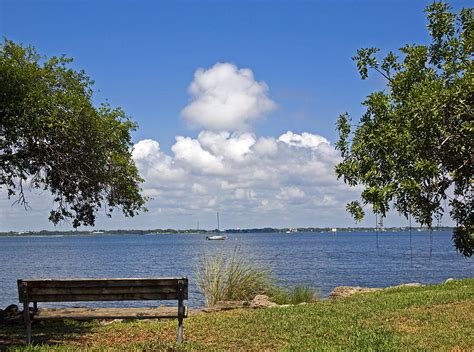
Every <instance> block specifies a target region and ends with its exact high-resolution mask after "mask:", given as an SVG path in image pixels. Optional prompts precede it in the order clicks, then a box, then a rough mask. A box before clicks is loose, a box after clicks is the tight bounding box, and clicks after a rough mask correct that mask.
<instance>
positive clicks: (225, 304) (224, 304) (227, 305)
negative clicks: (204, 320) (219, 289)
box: [195, 301, 250, 313]
mask: <svg viewBox="0 0 474 352" xmlns="http://www.w3.org/2000/svg"><path fill="white" fill-rule="evenodd" d="M249 307H250V303H249V302H247V301H219V302H217V303H216V304H215V305H214V306H212V307H207V308H203V309H200V310H199V312H203V313H211V312H220V311H224V310H231V309H239V308H249ZM195 312H196V313H197V312H198V311H197V310H196V311H195Z"/></svg>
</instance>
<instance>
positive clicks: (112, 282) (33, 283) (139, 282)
mask: <svg viewBox="0 0 474 352" xmlns="http://www.w3.org/2000/svg"><path fill="white" fill-rule="evenodd" d="M19 281H21V282H24V283H26V284H27V285H28V286H29V287H44V288H52V287H123V286H127V287H129V286H133V287H136V286H138V287H140V286H172V285H177V283H178V281H185V284H186V285H187V283H188V280H187V278H162V279H161V278H160V279H158V278H156V279H149V278H144V279H139V278H130V279H127V278H125V279H52V280H51V279H45V280H40V279H38V280H19Z"/></svg>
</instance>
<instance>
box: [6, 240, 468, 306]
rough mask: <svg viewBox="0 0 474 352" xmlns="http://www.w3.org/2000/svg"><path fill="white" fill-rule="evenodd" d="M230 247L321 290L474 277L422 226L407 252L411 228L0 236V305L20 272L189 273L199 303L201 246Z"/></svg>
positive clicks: (10, 298)
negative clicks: (211, 236)
mask: <svg viewBox="0 0 474 352" xmlns="http://www.w3.org/2000/svg"><path fill="white" fill-rule="evenodd" d="M235 248H239V250H240V251H241V252H242V253H243V254H244V255H245V256H246V257H247V258H248V259H249V260H251V261H253V262H255V263H258V264H259V265H263V266H266V267H268V268H270V269H271V270H272V271H273V273H274V275H275V276H276V277H277V278H279V279H281V280H282V282H283V283H285V284H287V285H292V284H298V283H307V284H310V285H312V286H313V287H315V288H318V289H319V290H320V291H321V293H322V294H323V295H327V294H328V293H329V292H330V291H331V290H332V289H333V288H334V287H336V286H341V285H359V286H367V287H385V286H391V285H396V284H400V283H406V282H421V283H425V284H429V283H438V282H441V281H443V280H446V279H447V278H450V277H453V278H466V277H473V276H474V260H473V259H466V258H463V257H462V256H460V255H458V254H457V253H456V252H455V250H454V249H453V247H452V244H451V234H450V233H448V232H435V233H433V240H432V251H431V258H430V239H429V234H428V233H426V232H414V233H413V234H412V250H410V236H409V233H383V234H379V238H378V247H377V239H376V236H375V233H355V232H352V233H341V232H339V233H337V234H336V235H333V234H328V233H295V234H230V235H227V240H226V241H206V239H205V235H147V236H138V235H129V236H123V235H122V236H100V235H98V236H69V237H21V238H18V237H0V260H1V269H0V307H2V308H3V307H5V306H7V305H8V304H11V303H17V302H18V298H17V288H16V280H17V279H19V278H67V277H71V278H78V277H151V276H188V277H189V278H190V285H191V287H190V300H189V301H188V305H190V306H194V307H196V306H201V305H202V304H203V303H202V297H201V296H200V294H199V291H198V290H197V287H196V285H195V282H194V279H193V277H194V273H193V271H194V267H195V265H196V263H197V262H198V261H199V259H200V257H201V256H202V254H203V253H205V252H207V253H213V252H217V253H218V252H224V253H230V252H232V251H233V250H234V249H235ZM80 304H81V305H86V303H80ZM109 304H110V305H116V306H120V305H138V306H140V305H143V304H142V303H139V304H137V302H132V303H128V302H114V303H109ZM152 304H153V302H147V303H146V305H152ZM55 305H57V304H55ZM76 305H77V303H76ZM88 305H94V304H93V303H91V304H88ZM100 305H104V304H103V303H100Z"/></svg>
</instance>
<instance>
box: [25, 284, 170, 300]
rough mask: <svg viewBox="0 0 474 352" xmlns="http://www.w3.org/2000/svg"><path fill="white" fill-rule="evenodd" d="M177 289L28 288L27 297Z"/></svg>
mask: <svg viewBox="0 0 474 352" xmlns="http://www.w3.org/2000/svg"><path fill="white" fill-rule="evenodd" d="M177 292H178V287H177V285H175V286H174V287H170V286H152V287H149V286H140V287H137V286H131V287H126V286H120V287H52V288H43V287H31V288H30V287H29V288H28V295H29V296H30V297H33V296H34V295H67V294H71V295H80V294H87V295H92V294H94V295H96V294H97V295H110V294H122V293H177Z"/></svg>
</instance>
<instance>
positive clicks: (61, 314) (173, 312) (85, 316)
mask: <svg viewBox="0 0 474 352" xmlns="http://www.w3.org/2000/svg"><path fill="white" fill-rule="evenodd" d="M186 316H187V310H186V311H185V317H186ZM164 318H178V307H159V308H41V309H38V311H37V312H36V313H35V315H34V319H35V320H62V319H74V320H93V319H164Z"/></svg>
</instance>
